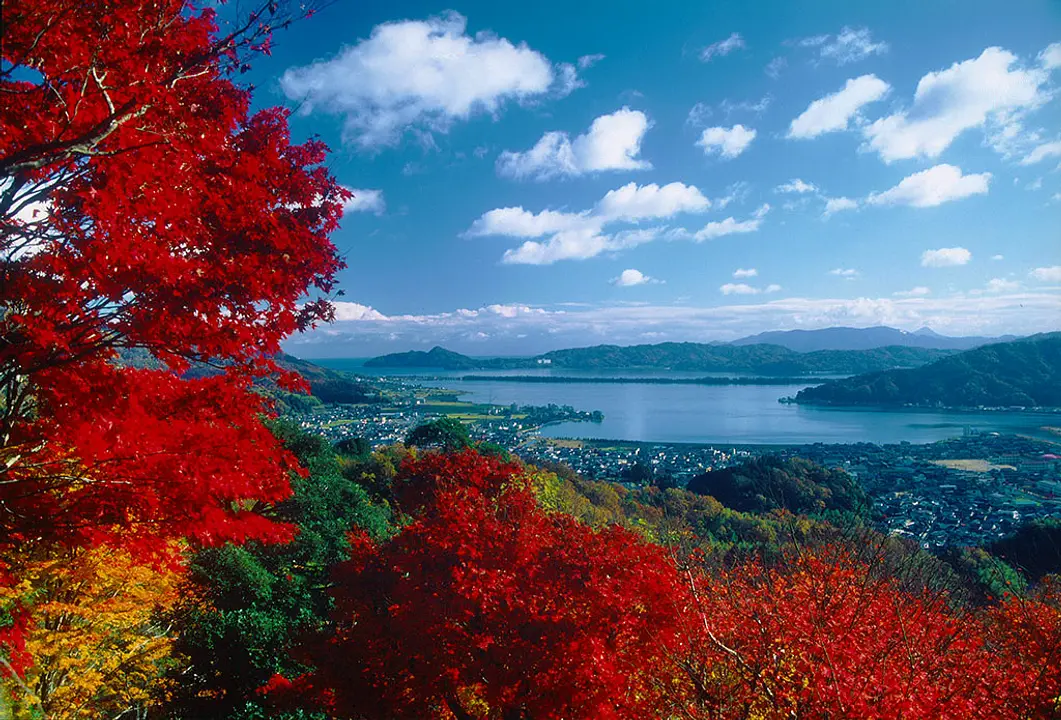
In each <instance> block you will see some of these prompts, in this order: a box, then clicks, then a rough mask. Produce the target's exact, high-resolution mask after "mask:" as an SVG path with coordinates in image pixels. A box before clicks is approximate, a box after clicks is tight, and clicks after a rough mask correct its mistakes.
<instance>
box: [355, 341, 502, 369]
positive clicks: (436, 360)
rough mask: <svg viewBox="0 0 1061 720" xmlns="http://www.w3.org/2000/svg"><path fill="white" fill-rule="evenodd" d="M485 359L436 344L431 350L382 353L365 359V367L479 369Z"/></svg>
mask: <svg viewBox="0 0 1061 720" xmlns="http://www.w3.org/2000/svg"><path fill="white" fill-rule="evenodd" d="M483 362H486V361H483V360H476V359H473V358H470V357H468V356H467V355H461V354H460V353H455V352H452V351H450V350H446V349H445V348H442V347H438V346H435V347H433V348H431V349H430V350H429V351H427V352H424V351H422V350H410V351H409V352H403V353H391V354H390V355H381V356H379V357H374V358H372V359H371V360H366V361H365V367H387V368H437V369H441V370H479V369H482V368H483V367H484V366H483Z"/></svg>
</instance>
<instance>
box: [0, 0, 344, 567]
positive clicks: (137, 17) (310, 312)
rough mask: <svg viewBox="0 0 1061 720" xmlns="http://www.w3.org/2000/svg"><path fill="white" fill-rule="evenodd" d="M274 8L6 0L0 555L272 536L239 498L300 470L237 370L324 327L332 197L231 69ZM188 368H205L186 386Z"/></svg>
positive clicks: (0, 84)
mask: <svg viewBox="0 0 1061 720" xmlns="http://www.w3.org/2000/svg"><path fill="white" fill-rule="evenodd" d="M291 19H292V18H291V16H290V15H289V14H287V13H286V11H285V10H283V9H282V8H281V7H278V6H277V4H276V3H274V2H265V3H263V4H262V5H261V7H259V8H258V9H256V10H254V11H252V12H250V13H249V14H247V15H246V16H244V17H242V18H241V21H240V22H238V23H235V24H232V25H231V27H230V29H229V30H227V31H225V32H221V31H220V29H219V22H218V21H217V17H216V15H215V13H214V11H212V10H210V9H201V8H198V7H196V6H195V5H194V4H193V3H192V2H188V1H186V0H11V1H10V2H5V3H4V10H3V30H2V32H3V43H2V59H3V66H2V68H0V93H2V97H3V98H4V101H3V102H2V103H0V273H2V280H0V308H2V317H0V559H2V555H3V551H4V548H11V547H13V546H18V545H19V544H22V543H32V542H48V541H55V540H60V541H62V542H68V543H83V544H93V543H96V542H99V541H101V540H103V539H106V538H110V539H112V540H113V539H115V537H116V531H121V538H122V542H124V543H126V544H127V545H136V546H138V547H142V548H150V547H152V546H157V544H158V541H160V540H163V539H165V538H167V537H173V536H185V537H191V538H193V539H196V540H199V541H203V542H220V541H224V540H228V539H233V540H239V539H243V538H248V537H256V538H262V539H270V538H278V537H282V536H283V535H284V533H285V531H284V529H283V528H281V527H278V526H275V525H274V524H272V523H270V522H269V521H267V520H265V519H264V518H263V517H262V516H261V515H260V514H258V513H257V512H256V510H257V509H259V508H260V506H261V503H263V502H265V503H268V502H271V501H274V500H276V499H278V498H281V497H284V496H285V495H286V494H287V493H288V484H287V478H288V472H289V470H291V469H292V468H294V467H295V462H294V460H293V457H292V456H290V455H289V454H288V453H286V452H285V451H283V450H282V449H281V448H280V447H279V445H278V444H277V442H276V440H275V439H274V438H273V437H272V436H271V435H270V434H269V433H268V432H267V431H266V430H265V428H264V427H263V426H262V423H261V414H262V413H263V412H265V411H267V409H268V408H267V407H266V405H265V404H264V403H263V401H262V400H261V399H260V398H259V397H258V396H257V395H255V394H253V393H251V392H250V382H251V379H252V378H253V377H254V376H256V375H258V374H261V373H265V372H269V371H271V370H273V369H274V368H273V367H272V365H271V363H270V361H269V360H268V358H269V357H270V356H271V355H272V354H274V353H276V352H278V351H279V343H280V341H281V339H283V338H284V337H286V336H287V335H289V334H291V333H292V332H294V331H296V330H299V329H302V328H305V327H307V326H309V325H311V324H313V323H315V322H317V321H318V320H324V319H327V318H329V316H330V315H329V314H330V312H331V308H330V305H329V304H328V302H327V296H328V294H329V293H330V292H331V291H332V287H333V276H334V274H335V272H336V271H337V270H338V269H339V268H340V267H341V263H340V261H339V260H338V258H337V254H336V250H335V248H334V247H333V245H332V244H331V242H330V241H329V239H328V237H329V234H330V233H331V232H332V231H333V230H334V229H335V228H336V226H337V221H338V218H339V217H340V215H341V212H342V203H343V201H344V200H345V199H346V198H347V197H348V193H347V191H345V190H343V189H342V188H341V187H340V186H339V185H338V184H337V183H336V181H335V179H334V178H333V177H332V176H331V175H330V174H329V173H328V171H327V170H326V169H325V168H324V167H323V165H322V162H323V161H324V159H325V152H326V148H325V147H324V146H323V144H321V143H320V142H318V141H316V140H313V141H310V142H306V143H304V144H301V145H298V144H293V143H292V142H291V140H290V137H289V134H288V126H287V117H286V112H285V111H284V110H282V109H277V108H273V109H267V110H262V111H260V112H255V113H252V112H251V109H250V103H251V90H250V89H249V88H247V87H242V86H241V85H239V84H238V83H237V81H236V77H237V76H238V74H239V73H240V72H241V71H242V70H245V69H246V67H247V66H246V62H247V58H248V55H249V54H253V53H254V52H255V51H267V50H268V42H269V38H270V34H271V33H272V31H273V30H274V29H275V28H276V27H278V26H280V25H283V24H285V23H287V22H289V21H290V20H291ZM119 352H138V353H141V354H143V355H144V357H147V358H149V359H150V362H149V363H148V365H149V367H148V368H145V369H131V368H129V367H123V366H120V365H119V364H118V363H116V362H115V360H116V357H117V355H118V353H119ZM192 362H205V363H208V364H209V365H211V366H212V367H213V368H215V369H216V371H217V374H216V375H215V376H213V377H207V378H200V379H194V380H193V379H184V378H182V377H180V376H179V373H181V372H182V371H184V370H185V369H186V368H187V367H188V365H189V363H192ZM152 363H153V365H152Z"/></svg>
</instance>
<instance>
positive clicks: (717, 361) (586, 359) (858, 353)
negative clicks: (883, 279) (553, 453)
mask: <svg viewBox="0 0 1061 720" xmlns="http://www.w3.org/2000/svg"><path fill="white" fill-rule="evenodd" d="M951 352H952V351H949V350H939V349H933V348H915V347H901V346H893V347H882V348H873V349H867V350H820V351H816V352H809V353H800V352H796V351H794V350H789V349H788V348H784V347H781V346H780V345H766V344H760V345H721V344H705V343H658V344H655V345H631V346H620V345H595V346H593V347H585V348H571V349H568V350H553V351H552V352H547V353H545V354H544V355H538V356H536V357H532V358H472V357H468V356H467V355H461V354H460V353H455V352H451V351H449V350H446V349H444V348H441V347H435V348H432V349H431V350H430V351H428V352H422V351H418V350H414V351H410V352H404V353H394V354H391V355H382V356H380V357H375V358H372V359H371V360H369V361H367V362H366V363H365V367H403V368H438V369H444V370H472V369H477V370H488V369H494V370H502V369H520V368H541V367H550V368H563V369H571V370H626V369H648V368H651V369H654V370H685V371H697V372H736V373H753V374H757V375H799V374H805V373H829V374H855V373H861V372H870V371H874V370H886V369H891V368H910V367H918V366H920V365H924V364H925V363H928V362H932V361H933V360H938V359H939V358H942V357H946V356H947V355H949V354H950V353H951Z"/></svg>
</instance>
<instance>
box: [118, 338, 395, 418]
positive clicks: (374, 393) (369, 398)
mask: <svg viewBox="0 0 1061 720" xmlns="http://www.w3.org/2000/svg"><path fill="white" fill-rule="evenodd" d="M115 362H117V363H118V364H119V365H122V366H125V367H137V368H149V369H153V370H159V369H162V368H163V367H164V366H163V364H162V363H161V362H159V361H158V360H156V359H155V357H154V356H153V355H151V353H149V352H148V351H147V350H143V349H141V348H132V349H129V348H123V349H121V350H120V351H119V353H118V357H117V359H116V360H115ZM276 363H277V365H279V366H280V367H281V368H283V369H284V370H289V371H294V372H297V373H298V374H299V375H301V376H302V377H303V378H305V379H306V382H308V383H309V387H310V394H311V395H312V396H313V397H315V398H317V399H318V400H320V401H321V402H322V403H369V402H378V401H379V399H380V398H379V390H378V389H377V388H376V387H374V386H373V385H371V384H369V383H366V382H364V381H362V380H354V379H351V378H350V377H348V376H346V375H345V374H344V373H341V372H338V371H336V370H330V369H328V368H324V367H321V366H320V365H314V364H313V363H311V362H308V361H306V360H302V359H300V358H297V357H295V356H294V355H287V354H286V353H285V354H281V355H280V356H278V357H277V358H276ZM217 372H218V370H217V369H216V368H213V367H211V366H208V365H205V364H200V363H195V364H193V365H192V366H191V367H190V368H188V370H187V372H185V374H184V375H185V377H188V378H195V377H205V376H208V375H213V374H215V373H217ZM260 385H261V386H262V387H264V388H267V389H268V392H269V393H271V394H272V395H274V396H276V397H277V398H278V399H280V400H282V401H284V402H285V403H287V404H292V403H295V404H298V405H299V406H302V405H304V404H305V403H303V402H300V401H299V400H298V396H297V395H295V394H293V393H288V392H284V391H282V390H279V389H278V388H276V387H275V386H274V385H273V383H272V381H270V380H268V379H266V380H263V381H261V382H260ZM303 397H305V396H303Z"/></svg>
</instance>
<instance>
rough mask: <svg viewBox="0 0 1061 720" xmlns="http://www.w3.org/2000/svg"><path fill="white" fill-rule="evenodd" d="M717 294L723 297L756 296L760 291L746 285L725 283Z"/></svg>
mask: <svg viewBox="0 0 1061 720" xmlns="http://www.w3.org/2000/svg"><path fill="white" fill-rule="evenodd" d="M719 292H721V293H722V294H723V295H758V294H759V293H760V292H761V291H760V290H759V288H756V287H752V286H751V285H748V284H746V283H726V284H725V285H723V286H722V287H720V288H719Z"/></svg>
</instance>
